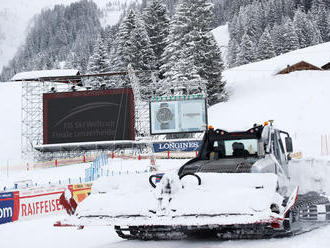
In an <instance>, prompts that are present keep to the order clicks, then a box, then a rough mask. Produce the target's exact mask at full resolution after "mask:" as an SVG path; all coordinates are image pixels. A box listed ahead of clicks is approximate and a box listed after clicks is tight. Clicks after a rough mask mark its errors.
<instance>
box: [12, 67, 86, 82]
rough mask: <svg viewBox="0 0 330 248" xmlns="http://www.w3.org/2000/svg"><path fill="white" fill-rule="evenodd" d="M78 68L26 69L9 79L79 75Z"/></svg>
mask: <svg viewBox="0 0 330 248" xmlns="http://www.w3.org/2000/svg"><path fill="white" fill-rule="evenodd" d="M79 74H80V73H79V71H78V70H74V69H66V70H42V71H27V72H20V73H17V74H16V75H15V76H13V77H12V78H11V81H24V80H32V79H39V78H47V77H68V76H77V75H79Z"/></svg>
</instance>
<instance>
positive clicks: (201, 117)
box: [150, 99, 207, 134]
mask: <svg viewBox="0 0 330 248" xmlns="http://www.w3.org/2000/svg"><path fill="white" fill-rule="evenodd" d="M150 122H151V123H150V132H151V134H170V133H193V132H203V131H205V130H206V127H207V112H206V103H205V99H194V100H182V101H181V100H179V101H162V102H150Z"/></svg>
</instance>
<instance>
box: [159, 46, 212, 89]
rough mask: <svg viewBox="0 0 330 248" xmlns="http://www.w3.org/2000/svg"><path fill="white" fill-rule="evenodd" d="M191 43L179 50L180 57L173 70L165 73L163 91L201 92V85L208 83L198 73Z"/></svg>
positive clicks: (174, 63)
mask: <svg viewBox="0 0 330 248" xmlns="http://www.w3.org/2000/svg"><path fill="white" fill-rule="evenodd" d="M190 51H191V48H190V47H189V45H185V46H183V47H182V49H181V50H180V51H179V59H178V60H176V61H174V62H173V67H172V68H171V70H169V71H166V72H165V73H164V77H165V79H164V81H163V84H162V86H163V89H161V92H164V93H166V94H172V95H182V94H193V93H200V92H201V91H202V90H204V92H205V88H204V89H202V88H201V85H204V86H205V85H206V82H205V80H204V79H202V78H201V77H200V75H199V74H198V71H197V68H196V66H195V65H194V63H193V61H194V60H193V56H192V54H191V52H190Z"/></svg>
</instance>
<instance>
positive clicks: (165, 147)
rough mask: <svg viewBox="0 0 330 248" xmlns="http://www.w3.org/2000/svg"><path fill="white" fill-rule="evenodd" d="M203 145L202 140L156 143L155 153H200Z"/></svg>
mask: <svg viewBox="0 0 330 248" xmlns="http://www.w3.org/2000/svg"><path fill="white" fill-rule="evenodd" d="M201 144H202V141H201V140H189V141H174V142H171V141H169V142H161V143H154V144H153V146H154V151H155V152H167V151H185V152H192V151H199V147H200V145H201Z"/></svg>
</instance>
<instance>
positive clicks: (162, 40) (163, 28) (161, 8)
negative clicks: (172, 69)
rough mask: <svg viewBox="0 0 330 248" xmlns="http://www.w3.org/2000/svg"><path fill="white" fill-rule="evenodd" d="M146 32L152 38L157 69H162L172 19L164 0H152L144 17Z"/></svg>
mask: <svg viewBox="0 0 330 248" xmlns="http://www.w3.org/2000/svg"><path fill="white" fill-rule="evenodd" d="M143 19H144V22H145V24H146V30H147V32H148V35H149V38H150V45H151V48H152V50H153V51H154V54H155V56H156V63H157V64H156V67H157V69H159V67H160V58H161V55H162V54H163V52H164V48H165V46H166V38H167V36H168V33H169V23H170V19H169V17H168V14H167V9H166V5H165V4H164V3H163V0H152V2H151V4H150V5H148V6H147V8H146V9H145V11H144V15H143Z"/></svg>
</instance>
